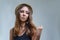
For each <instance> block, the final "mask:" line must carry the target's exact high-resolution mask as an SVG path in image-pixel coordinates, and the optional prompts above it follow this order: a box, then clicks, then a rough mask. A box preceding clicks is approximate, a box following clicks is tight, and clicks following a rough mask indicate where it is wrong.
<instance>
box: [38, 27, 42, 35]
mask: <svg viewBox="0 0 60 40" xmlns="http://www.w3.org/2000/svg"><path fill="white" fill-rule="evenodd" d="M42 29H43V27H42V26H39V27H37V35H40V34H41V32H42Z"/></svg>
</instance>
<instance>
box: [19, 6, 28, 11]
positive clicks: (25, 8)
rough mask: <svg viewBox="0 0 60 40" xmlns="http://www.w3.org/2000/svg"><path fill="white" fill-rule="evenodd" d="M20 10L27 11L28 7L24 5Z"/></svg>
mask: <svg viewBox="0 0 60 40" xmlns="http://www.w3.org/2000/svg"><path fill="white" fill-rule="evenodd" d="M20 10H25V11H29V9H28V7H26V6H24V7H22V8H21V9H20Z"/></svg>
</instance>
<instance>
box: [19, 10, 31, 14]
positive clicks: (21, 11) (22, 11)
mask: <svg viewBox="0 0 60 40" xmlns="http://www.w3.org/2000/svg"><path fill="white" fill-rule="evenodd" d="M19 12H20V13H24V12H26V14H29V13H30V12H28V11H24V10H20V11H19Z"/></svg>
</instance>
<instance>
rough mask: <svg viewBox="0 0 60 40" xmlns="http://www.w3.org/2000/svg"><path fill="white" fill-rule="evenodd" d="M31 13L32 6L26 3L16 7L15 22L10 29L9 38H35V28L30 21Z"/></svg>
mask: <svg viewBox="0 0 60 40" xmlns="http://www.w3.org/2000/svg"><path fill="white" fill-rule="evenodd" d="M32 13H33V10H32V7H31V6H30V5H28V4H20V5H18V6H17V7H16V9H15V15H16V22H15V26H14V27H13V28H12V29H11V30H10V40H37V38H38V37H37V28H36V27H35V25H34V24H33V22H32ZM40 29H41V28H40ZM40 29H39V30H40Z"/></svg>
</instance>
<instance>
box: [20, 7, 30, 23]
mask: <svg viewBox="0 0 60 40" xmlns="http://www.w3.org/2000/svg"><path fill="white" fill-rule="evenodd" d="M19 14H20V20H21V21H22V22H25V21H26V20H27V19H28V16H29V9H28V8H27V7H26V6H24V7H22V8H21V9H20V10H19Z"/></svg>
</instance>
